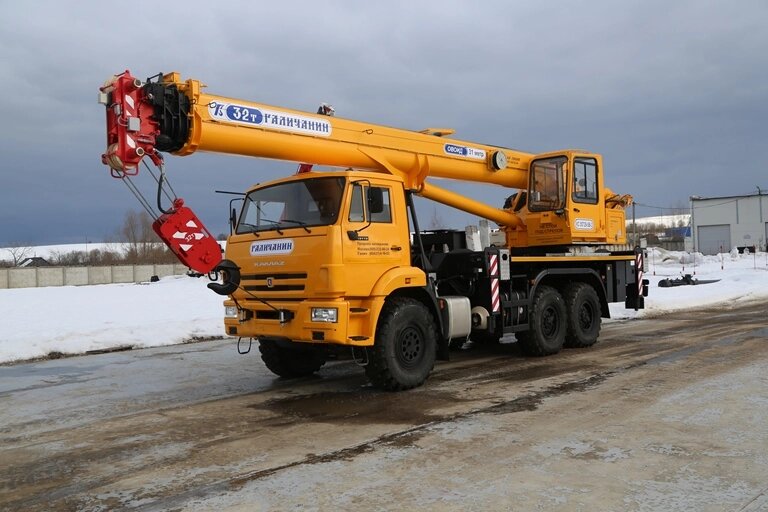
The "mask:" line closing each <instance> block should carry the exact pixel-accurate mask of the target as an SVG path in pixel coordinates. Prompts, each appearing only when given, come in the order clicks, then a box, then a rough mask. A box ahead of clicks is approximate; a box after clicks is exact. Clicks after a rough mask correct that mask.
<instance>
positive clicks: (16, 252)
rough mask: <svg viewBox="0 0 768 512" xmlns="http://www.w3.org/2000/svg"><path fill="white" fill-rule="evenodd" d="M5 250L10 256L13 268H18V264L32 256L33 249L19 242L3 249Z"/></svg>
mask: <svg viewBox="0 0 768 512" xmlns="http://www.w3.org/2000/svg"><path fill="white" fill-rule="evenodd" d="M5 250H6V251H8V254H10V255H11V263H13V266H14V267H18V266H19V263H21V262H22V261H24V259H25V258H28V257H29V256H31V255H32V252H33V251H34V247H31V246H29V245H27V244H24V243H20V242H12V243H11V245H10V246H9V247H6V248H5Z"/></svg>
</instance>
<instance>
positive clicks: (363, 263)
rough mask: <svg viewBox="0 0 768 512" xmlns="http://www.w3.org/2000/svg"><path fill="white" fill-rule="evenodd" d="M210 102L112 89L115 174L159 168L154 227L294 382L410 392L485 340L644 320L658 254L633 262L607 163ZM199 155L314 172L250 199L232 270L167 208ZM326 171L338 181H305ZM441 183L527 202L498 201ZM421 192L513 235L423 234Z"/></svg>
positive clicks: (591, 336) (557, 345) (135, 85)
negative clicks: (607, 179)
mask: <svg viewBox="0 0 768 512" xmlns="http://www.w3.org/2000/svg"><path fill="white" fill-rule="evenodd" d="M203 88H204V86H203V85H202V84H201V83H200V82H199V81H197V80H191V79H190V80H182V79H181V78H180V76H179V74H178V73H170V74H166V75H158V76H157V77H154V78H152V79H148V80H145V81H142V80H138V79H136V78H135V77H133V76H132V75H131V74H130V73H129V72H128V71H126V72H124V73H122V74H120V75H117V76H115V77H113V78H112V79H110V80H109V81H108V82H107V83H106V84H105V85H104V86H103V87H102V88H101V90H100V95H99V99H100V102H101V103H103V104H104V105H105V106H106V114H107V150H106V151H105V153H104V154H103V155H102V160H103V162H104V163H105V164H106V165H108V166H109V168H110V170H111V174H112V175H113V176H115V177H117V178H120V179H123V180H129V179H130V177H132V176H133V175H135V174H137V173H138V169H139V165H140V164H147V163H148V162H151V163H153V164H154V165H155V166H156V167H158V168H159V175H158V176H156V178H157V179H158V194H157V197H158V199H157V207H158V210H160V211H161V212H162V214H161V215H158V216H157V219H156V221H155V225H154V228H155V231H156V232H157V233H158V235H159V236H160V237H161V238H162V239H163V240H164V241H165V242H166V243H167V244H168V245H169V247H170V248H171V249H172V250H173V251H174V252H175V253H176V254H177V256H178V257H179V258H180V259H181V261H183V262H184V263H185V264H187V265H189V266H190V268H193V269H195V270H197V271H198V272H201V273H205V272H210V273H211V278H212V279H213V280H214V281H215V282H213V283H210V284H209V285H208V286H209V288H211V289H212V290H213V291H215V292H216V293H219V294H220V295H223V296H226V297H227V298H226V300H225V302H224V306H225V312H226V313H225V319H224V328H225V331H226V333H227V334H229V335H232V336H235V337H238V338H240V339H246V340H247V339H251V340H257V341H258V344H259V349H260V352H261V355H262V359H263V361H264V363H265V364H266V365H267V367H268V368H269V369H271V370H272V371H273V372H275V373H276V374H278V375H281V376H283V377H298V376H303V375H308V374H311V373H313V372H316V371H317V370H318V369H319V368H320V367H321V366H322V365H323V364H324V363H325V361H326V360H328V359H330V358H337V357H338V356H339V355H340V353H342V352H343V351H342V349H346V350H347V351H348V352H344V353H345V354H346V355H348V356H350V355H351V356H352V357H353V358H354V359H355V360H356V361H358V362H360V363H361V364H362V365H363V366H364V367H365V371H366V374H367V375H368V377H369V379H370V380H371V382H372V383H374V384H375V385H377V386H379V387H381V388H383V389H388V390H403V389H408V388H412V387H415V386H419V385H421V384H422V383H423V382H424V381H425V380H426V379H427V377H428V375H429V374H430V372H431V370H432V367H433V365H434V362H435V360H436V358H447V357H448V353H449V350H450V349H451V348H452V347H461V346H462V345H464V344H465V342H467V341H468V340H471V341H472V342H473V343H475V344H479V343H496V342H499V341H500V340H501V339H502V338H504V337H505V336H506V337H508V338H509V337H512V336H514V339H515V340H516V341H517V342H518V343H520V344H521V346H522V348H523V350H524V351H525V352H526V353H528V354H531V355H534V356H544V355H549V354H554V353H557V352H559V351H560V349H561V348H562V347H564V346H572V347H588V346H590V345H592V344H594V343H595V342H596V341H597V338H598V335H599V331H600V325H601V323H600V322H601V318H603V317H607V316H609V308H608V304H609V303H611V302H619V301H624V302H625V306H626V307H630V308H642V307H643V297H644V295H645V294H647V286H646V285H647V281H645V280H643V279H642V267H643V265H642V252H640V251H639V250H631V249H628V248H621V245H622V244H625V242H626V233H625V225H624V211H623V208H624V207H625V206H626V205H628V204H629V203H630V202H631V196H628V195H618V194H615V193H613V192H612V191H611V190H610V189H608V188H607V187H606V186H605V184H604V174H605V173H604V169H603V162H602V158H601V157H600V155H598V154H594V153H589V152H587V151H583V150H575V149H570V150H563V151H553V152H548V153H544V154H531V153H525V152H521V151H517V150H512V149H508V148H504V147H498V146H492V145H487V144H480V143H475V142H468V141H462V140H459V139H454V138H451V135H452V134H453V130H450V129H439V128H429V129H425V130H422V131H410V130H404V129H397V128H391V127H387V126H382V125H377V124H371V123H367V122H361V121H353V120H348V119H342V118H338V117H335V116H333V115H331V114H333V110H332V109H331V108H328V107H327V106H325V107H322V108H321V109H320V110H319V111H318V112H315V113H310V112H301V111H298V110H292V109H287V108H282V107H274V106H269V105H265V104H261V103H255V102H251V101H245V100H239V99H233V98H227V97H223V96H217V95H212V94H207V93H205V92H203ZM197 151H207V152H212V153H223V154H232V155H241V156H252V157H258V158H268V159H275V160H283V161H292V162H297V163H300V164H302V165H301V166H300V171H301V172H299V173H297V174H293V175H290V176H285V177H283V178H280V179H277V180H273V181H270V182H266V183H260V184H258V185H255V186H254V187H252V188H251V189H250V190H248V191H246V192H244V193H242V196H241V199H242V206H241V208H240V211H239V213H237V212H234V210H232V209H231V208H229V209H228V210H229V212H230V215H229V216H230V225H231V233H230V236H229V237H228V239H227V246H226V254H225V255H224V256H225V259H223V260H222V259H221V254H220V250H219V246H218V244H217V243H216V241H215V240H213V237H212V236H210V233H209V232H208V230H207V229H205V228H204V227H203V225H202V223H201V222H200V219H198V218H197V217H196V216H195V215H194V214H193V213H192V212H191V210H189V209H188V208H186V207H185V206H184V204H183V201H181V200H180V199H178V198H172V199H174V201H173V202H172V203H171V206H170V207H169V208H167V209H164V208H163V207H162V204H161V197H162V195H163V194H165V193H166V191H165V189H164V183H165V182H166V181H165V171H164V158H163V156H162V155H163V153H170V154H173V155H178V156H184V155H192V154H194V153H195V152H197ZM314 165H319V166H328V167H330V168H331V169H330V170H328V169H324V170H312V171H311V172H304V171H306V170H307V169H309V168H311V167H312V166H314ZM147 167H148V168H149V165H147ZM150 170H151V168H150ZM433 178H434V179H433ZM436 179H448V180H454V181H457V182H463V183H479V184H490V185H497V186H499V187H502V188H503V189H513V190H510V191H509V194H505V195H508V198H507V201H506V202H505V204H504V205H503V206H502V205H492V204H489V203H488V202H487V201H483V200H478V199H475V198H471V197H468V195H466V194H464V193H460V192H455V191H452V190H449V189H448V188H446V187H441V186H439V185H437V184H436V183H435V181H436ZM132 190H134V189H132ZM414 195H419V196H422V197H424V198H427V199H430V200H434V201H438V202H440V203H443V204H446V205H449V206H452V207H455V208H458V209H461V210H463V211H466V212H470V213H472V214H474V215H477V216H478V217H481V218H483V219H488V220H489V221H493V222H495V223H496V224H498V226H499V232H498V233H495V234H493V235H490V234H489V235H488V237H487V238H486V239H485V240H484V242H483V243H480V242H479V241H475V240H474V239H473V238H472V237H471V236H465V233H464V232H463V231H453V230H438V231H431V232H424V231H422V230H421V229H420V226H419V222H418V218H417V215H416V207H415V205H414V199H413V196H414ZM166 203H167V201H166ZM142 204H144V205H145V207H146V206H148V205H147V202H146V201H144V202H143V203H142ZM481 239H482V237H481ZM350 349H351V350H350Z"/></svg>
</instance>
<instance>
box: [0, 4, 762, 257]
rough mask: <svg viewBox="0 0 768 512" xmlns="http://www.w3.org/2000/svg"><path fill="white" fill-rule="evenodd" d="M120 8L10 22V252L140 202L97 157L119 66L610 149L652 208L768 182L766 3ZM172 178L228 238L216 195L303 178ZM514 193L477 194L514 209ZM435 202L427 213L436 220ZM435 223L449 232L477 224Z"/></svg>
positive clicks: (1, 193)
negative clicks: (101, 92)
mask: <svg viewBox="0 0 768 512" xmlns="http://www.w3.org/2000/svg"><path fill="white" fill-rule="evenodd" d="M115 5H117V4H115ZM115 5H112V4H104V3H100V2H78V3H71V2H70V3H61V2H53V1H48V2H34V3H33V2H27V3H15V4H11V3H5V4H4V5H3V6H2V7H1V8H0V11H2V12H1V13H0V14H2V15H1V16H0V18H1V19H2V21H0V23H2V30H0V52H1V53H2V55H3V64H4V65H3V66H2V67H0V80H1V81H2V83H3V84H4V91H5V93H4V94H3V95H2V96H0V112H2V113H3V118H4V122H3V123H2V124H1V125H0V153H1V154H2V157H3V160H2V164H0V165H1V166H2V169H3V173H2V174H3V180H4V183H3V187H2V188H0V199H1V200H2V205H3V206H2V208H0V226H2V227H1V228H0V245H2V244H4V243H8V242H10V241H15V240H28V241H29V242H34V243H46V242H51V243H54V242H64V241H80V239H81V238H82V237H83V236H85V235H87V236H89V237H92V238H98V237H101V236H104V235H105V234H109V233H111V232H112V231H114V229H115V227H116V226H117V224H118V223H119V219H120V217H121V216H122V213H123V212H124V211H125V210H126V209H128V208H137V207H138V205H136V204H135V202H134V201H133V200H132V198H131V196H129V195H128V193H127V191H125V190H122V189H123V187H122V186H121V185H120V184H119V183H117V182H115V180H112V179H111V178H109V177H108V173H107V171H106V169H105V168H103V166H102V165H101V163H100V161H99V156H100V154H101V152H102V151H103V150H104V147H103V145H104V113H103V110H102V108H101V107H100V106H99V105H97V104H96V102H95V95H96V90H97V88H98V86H99V85H100V84H101V83H102V82H103V81H104V80H105V79H106V78H107V77H108V76H109V75H110V74H112V73H116V72H120V71H122V70H124V69H131V71H132V72H134V73H135V74H137V75H139V76H142V77H143V76H149V75H152V74H155V73H157V72H161V71H162V72H167V71H172V70H177V71H180V72H181V73H182V75H183V76H185V77H192V78H197V79H200V80H201V81H203V82H205V83H207V84H208V85H209V90H210V91H211V92H214V93H216V94H221V95H226V96H232V97H237V98H243V99H250V100H254V101H260V102H264V103H268V104H274V105H280V106H285V107H291V108H298V109H302V110H313V109H314V108H315V106H316V105H317V104H318V103H319V102H321V101H327V102H330V103H332V104H334V106H336V108H337V112H338V115H339V116H342V117H349V118H353V119H359V120H364V121H368V122H371V123H377V124H385V125H393V126H398V127H403V128H409V129H422V128H426V127H428V126H438V127H452V128H455V129H456V130H457V136H459V137H460V138H465V139H467V140H474V141H479V142H485V143H489V144H497V145H502V146H507V147H512V148H518V149H521V150H524V151H529V152H544V151H550V150H554V149H560V148H567V147H583V148H585V149H588V150H591V151H596V152H600V153H602V154H603V155H604V157H605V165H606V178H607V181H608V184H609V185H610V186H611V187H612V188H613V189H614V190H616V191H620V192H629V193H632V194H633V195H635V197H636V199H637V200H638V201H639V202H641V203H645V204H653V205H660V206H679V205H681V204H683V205H684V204H685V203H686V200H687V197H688V196H689V195H691V194H698V195H703V196H707V195H721V194H723V195H726V194H740V193H747V192H750V191H756V188H755V187H756V186H761V187H762V188H768V180H766V169H765V164H764V163H762V162H761V158H760V157H761V155H760V153H761V152H762V149H763V147H764V145H765V140H766V135H768V132H767V131H766V129H765V128H764V119H766V114H768V62H767V60H768V59H766V57H765V54H766V52H765V48H768V33H767V32H766V31H765V30H764V25H765V22H766V21H768V4H765V2H761V1H759V0H752V1H745V2H739V3H738V4H733V3H727V2H700V1H694V0H688V1H680V2H673V3H670V2H662V1H644V2H640V1H637V2H609V1H561V2H540V3H526V4H523V3H516V2H502V1H498V2H491V1H489V2H484V3H482V4H472V3H469V2H458V1H456V2H437V1H434V2H406V1H399V2H367V3H365V2H341V1H336V2H309V1H306V2H299V1H295V2H279V3H278V2H244V1H243V2H221V3H219V4H214V3H211V2H200V1H187V2H178V3H177V2H164V3H162V4H158V3H157V2H145V1H139V2H132V3H130V4H120V6H121V7H120V9H116V8H115ZM121 9H123V10H124V11H125V12H126V13H127V14H128V15H127V16H120V13H121ZM168 167H169V173H170V174H171V178H172V179H173V183H174V185H175V187H176V190H177V192H179V194H180V195H182V196H184V197H185V198H186V199H187V201H188V204H190V205H191V206H192V207H193V208H195V209H196V210H199V213H200V215H201V217H203V218H204V219H205V220H207V221H208V222H209V224H210V225H211V230H212V231H215V232H218V231H222V230H224V229H226V201H227V200H226V199H225V198H221V197H219V196H216V195H215V194H214V193H213V190H214V189H217V188H225V189H233V188H235V189H236V188H245V187H247V186H249V185H251V184H253V183H255V182H257V181H263V180H265V179H270V178H274V177H277V176H280V175H282V174H286V173H289V172H292V169H293V166H292V165H289V164H280V163H275V162H266V161H260V160H255V159H252V160H248V159H242V158H233V157H226V156H223V155H203V154H197V155H192V156H190V157H187V158H173V157H172V158H169V159H168ZM142 178H145V177H142ZM143 184H144V185H147V184H148V182H143ZM441 184H442V183H441ZM450 187H452V188H454V189H456V190H459V189H460V190H469V191H470V192H472V193H474V192H475V191H476V190H479V189H477V188H476V187H467V186H466V185H465V184H459V183H457V184H453V185H451V186H450ZM148 188H149V189H151V186H150V187H148ZM508 193H509V192H508V191H506V190H502V189H491V190H488V191H486V190H485V189H482V191H480V192H478V194H479V195H477V196H476V197H482V198H483V199H487V200H488V201H496V202H498V203H499V204H500V203H501V201H502V200H503V198H504V196H505V195H507V194H508ZM149 194H150V195H151V192H149ZM433 208H434V207H433V206H432V205H431V204H430V203H429V202H427V201H424V202H423V206H422V207H421V208H420V209H421V210H422V215H423V216H424V217H425V219H423V222H427V221H428V220H429V217H430V216H431V212H432V209H433ZM424 212H426V213H424ZM440 212H441V213H440V214H441V215H444V216H445V219H446V222H445V223H446V224H447V225H453V226H455V227H462V226H463V223H464V222H465V221H467V220H471V219H468V218H467V216H466V215H464V214H460V213H457V212H454V211H452V210H442V209H440ZM646 213H649V214H652V213H653V214H655V213H657V212H655V211H647V212H646Z"/></svg>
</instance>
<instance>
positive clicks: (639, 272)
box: [635, 251, 644, 296]
mask: <svg viewBox="0 0 768 512" xmlns="http://www.w3.org/2000/svg"><path fill="white" fill-rule="evenodd" d="M643 264H644V262H643V251H638V252H637V254H635V278H636V281H635V283H637V295H638V296H639V295H642V294H643Z"/></svg>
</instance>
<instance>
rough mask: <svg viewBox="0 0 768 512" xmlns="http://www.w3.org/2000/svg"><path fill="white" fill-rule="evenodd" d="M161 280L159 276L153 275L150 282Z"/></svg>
mask: <svg viewBox="0 0 768 512" xmlns="http://www.w3.org/2000/svg"><path fill="white" fill-rule="evenodd" d="M159 280H160V278H159V277H158V276H152V277H150V278H149V282H150V283H156V282H158V281H159Z"/></svg>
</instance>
